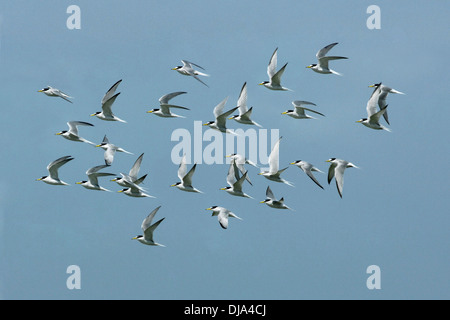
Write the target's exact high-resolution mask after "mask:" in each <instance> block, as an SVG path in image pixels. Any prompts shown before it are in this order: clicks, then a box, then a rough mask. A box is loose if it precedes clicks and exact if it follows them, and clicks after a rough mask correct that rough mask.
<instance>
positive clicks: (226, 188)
mask: <svg viewBox="0 0 450 320" xmlns="http://www.w3.org/2000/svg"><path fill="white" fill-rule="evenodd" d="M230 189H231V187H223V188H220V190H230Z"/></svg>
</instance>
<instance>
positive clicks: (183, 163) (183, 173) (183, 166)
mask: <svg viewBox="0 0 450 320" xmlns="http://www.w3.org/2000/svg"><path fill="white" fill-rule="evenodd" d="M186 173H187V165H186V154H184V155H183V158H181V161H180V165H179V167H178V178H179V179H180V181H183V178H184V177H185V176H186Z"/></svg>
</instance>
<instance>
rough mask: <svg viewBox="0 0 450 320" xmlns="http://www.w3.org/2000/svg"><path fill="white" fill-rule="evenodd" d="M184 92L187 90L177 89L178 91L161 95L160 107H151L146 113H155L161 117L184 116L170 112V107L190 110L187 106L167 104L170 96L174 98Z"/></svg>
mask: <svg viewBox="0 0 450 320" xmlns="http://www.w3.org/2000/svg"><path fill="white" fill-rule="evenodd" d="M185 93H187V92H184V91H178V92H172V93H169V94H166V95H164V96H162V97H161V98H159V106H160V108H159V109H152V110H150V111H147V113H152V114H154V115H157V116H158V117H162V118H185V117H183V116H179V115H177V114H174V113H172V112H171V110H170V109H171V108H175V109H184V110H190V109H189V108H186V107H181V106H176V105H173V104H169V101H170V100H171V99H172V98H175V97H176V96H179V95H180V94H185Z"/></svg>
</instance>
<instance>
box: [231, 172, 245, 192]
mask: <svg viewBox="0 0 450 320" xmlns="http://www.w3.org/2000/svg"><path fill="white" fill-rule="evenodd" d="M247 173H248V171H246V172H245V173H244V174H243V175H242V177H240V178H239V180H237V181H236V182H235V183H234V185H233V188H234V190H236V191H241V192H242V185H243V184H244V181H245V180H246V179H247Z"/></svg>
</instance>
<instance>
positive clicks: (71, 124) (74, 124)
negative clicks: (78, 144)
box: [67, 121, 94, 136]
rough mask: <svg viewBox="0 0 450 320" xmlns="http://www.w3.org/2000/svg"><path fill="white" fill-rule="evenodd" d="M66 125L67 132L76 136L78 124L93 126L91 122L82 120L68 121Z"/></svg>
mask: <svg viewBox="0 0 450 320" xmlns="http://www.w3.org/2000/svg"><path fill="white" fill-rule="evenodd" d="M67 125H68V126H69V132H70V133H72V134H74V135H76V136H78V126H90V127H93V126H94V125H93V124H91V123H89V122H84V121H69V122H67Z"/></svg>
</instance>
